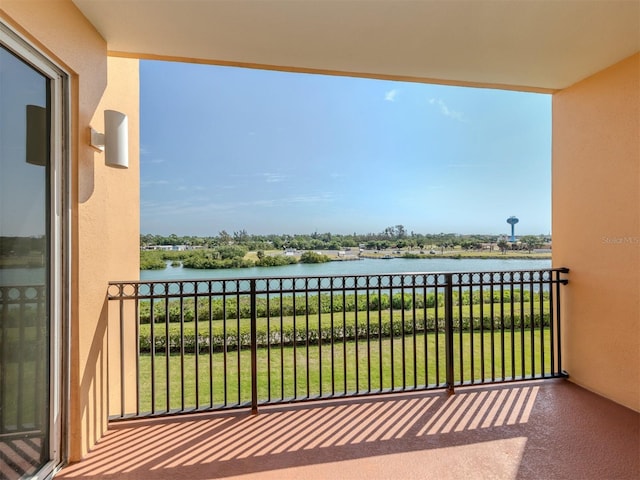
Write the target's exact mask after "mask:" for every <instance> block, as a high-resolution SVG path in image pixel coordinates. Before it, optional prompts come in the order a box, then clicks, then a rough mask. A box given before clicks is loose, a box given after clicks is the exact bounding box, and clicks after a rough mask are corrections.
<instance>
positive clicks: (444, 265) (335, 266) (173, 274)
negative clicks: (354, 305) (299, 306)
mask: <svg viewBox="0 0 640 480" xmlns="http://www.w3.org/2000/svg"><path fill="white" fill-rule="evenodd" d="M547 268H551V260H550V259H545V260H540V259H536V260H522V259H507V258H505V259H477V258H461V259H451V258H422V259H417V258H392V259H364V260H353V261H343V262H327V263H315V264H308V263H307V264H305V263H298V264H295V265H285V266H282V267H252V268H231V269H216V270H201V269H193V268H184V267H182V266H180V267H171V266H167V268H165V269H164V270H142V271H141V272H140V280H142V281H145V280H175V281H180V280H197V279H220V278H243V277H262V278H264V277H293V276H329V275H375V274H388V273H407V272H421V273H424V272H498V271H505V270H540V269H547ZM114 280H116V279H114Z"/></svg>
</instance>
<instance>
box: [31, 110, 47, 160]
mask: <svg viewBox="0 0 640 480" xmlns="http://www.w3.org/2000/svg"><path fill="white" fill-rule="evenodd" d="M26 130H27V134H26V137H27V149H26V150H27V163H30V164H31V165H37V166H39V167H44V166H46V165H47V163H48V162H49V121H48V116H47V109H46V108H45V107H39V106H38V105H27V126H26Z"/></svg>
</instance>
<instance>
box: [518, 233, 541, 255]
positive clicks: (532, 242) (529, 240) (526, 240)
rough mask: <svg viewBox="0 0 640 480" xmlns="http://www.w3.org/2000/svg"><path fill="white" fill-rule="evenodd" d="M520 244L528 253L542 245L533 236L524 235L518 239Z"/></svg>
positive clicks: (539, 240)
mask: <svg viewBox="0 0 640 480" xmlns="http://www.w3.org/2000/svg"><path fill="white" fill-rule="evenodd" d="M520 242H521V243H522V245H523V246H524V247H525V248H526V249H527V250H528V251H529V253H531V252H533V250H535V249H536V248H540V247H541V246H542V245H543V243H542V240H541V239H540V237H537V236H535V235H525V236H524V237H521V238H520Z"/></svg>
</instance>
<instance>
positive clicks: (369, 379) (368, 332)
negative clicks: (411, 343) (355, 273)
mask: <svg viewBox="0 0 640 480" xmlns="http://www.w3.org/2000/svg"><path fill="white" fill-rule="evenodd" d="M365 280H366V289H367V292H366V302H367V393H371V338H370V335H371V308H370V307H371V302H370V294H369V288H370V287H371V283H370V282H371V277H369V276H367V277H365Z"/></svg>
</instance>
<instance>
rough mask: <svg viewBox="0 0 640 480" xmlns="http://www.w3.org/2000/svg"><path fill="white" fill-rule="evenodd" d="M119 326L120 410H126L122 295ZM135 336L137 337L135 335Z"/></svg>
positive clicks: (119, 306)
mask: <svg viewBox="0 0 640 480" xmlns="http://www.w3.org/2000/svg"><path fill="white" fill-rule="evenodd" d="M118 314H119V316H120V318H119V322H118V323H119V326H120V348H119V350H120V412H122V415H125V414H126V412H127V408H126V404H125V376H124V363H125V362H124V296H122V297H121V298H120V301H119V302H118ZM136 338H138V337H137V336H136Z"/></svg>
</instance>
